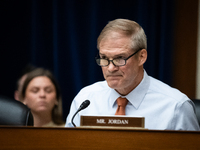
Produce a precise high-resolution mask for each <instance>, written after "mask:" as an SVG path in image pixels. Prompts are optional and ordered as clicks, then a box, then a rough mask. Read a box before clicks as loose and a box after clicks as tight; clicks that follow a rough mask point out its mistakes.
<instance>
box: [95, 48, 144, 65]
mask: <svg viewBox="0 0 200 150" xmlns="http://www.w3.org/2000/svg"><path fill="white" fill-rule="evenodd" d="M142 49H143V48H140V49H139V50H137V51H136V52H134V53H133V54H131V55H130V56H128V57H127V58H125V59H123V58H121V59H123V60H124V61H125V64H124V65H115V63H114V62H113V60H115V58H114V59H112V60H110V59H105V58H99V57H98V56H97V57H95V60H96V63H97V59H105V60H107V61H108V65H103V66H101V65H99V64H98V63H97V65H98V66H101V67H107V66H109V65H110V62H112V64H113V65H114V66H115V67H121V66H125V65H126V61H127V60H128V59H129V58H131V57H132V56H134V55H135V54H137V53H138V52H139V51H141V50H142Z"/></svg>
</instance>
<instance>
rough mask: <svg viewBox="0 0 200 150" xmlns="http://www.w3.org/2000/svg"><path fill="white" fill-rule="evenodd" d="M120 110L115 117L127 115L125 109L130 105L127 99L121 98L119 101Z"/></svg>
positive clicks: (118, 109)
mask: <svg viewBox="0 0 200 150" xmlns="http://www.w3.org/2000/svg"><path fill="white" fill-rule="evenodd" d="M117 104H118V108H117V111H116V113H115V115H125V108H126V105H127V104H128V100H127V99H126V98H122V97H119V98H118V99H117Z"/></svg>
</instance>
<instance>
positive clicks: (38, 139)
mask: <svg viewBox="0 0 200 150" xmlns="http://www.w3.org/2000/svg"><path fill="white" fill-rule="evenodd" d="M0 133H1V136H0V149H15V150H23V149H24V150H25V149H26V150H27V149H29V150H31V149H33V150H35V149H37V150H40V149H57V150H59V149H79V150H80V149H85V150H89V149H92V150H95V149H98V150H100V149H104V150H105V149H109V150H112V149H115V150H116V149H123V150H126V149H136V150H140V149H153V150H161V149H162V150H166V149H180V150H188V149H199V148H200V145H199V143H200V132H184V131H183V132H181V131H152V130H151V131H149V130H128V129H127V130H125V129H123V130H122V129H119V130H116V129H91V128H90V129H82V128H33V127H32V128H31V127H25V128H22V127H18V128H17V127H15V128H13V127H10V128H9V127H0Z"/></svg>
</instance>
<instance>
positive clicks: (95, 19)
mask: <svg viewBox="0 0 200 150" xmlns="http://www.w3.org/2000/svg"><path fill="white" fill-rule="evenodd" d="M175 9H176V7H175V3H174V1H173V0H123V1H122V0H105V1H104V0H73V1H72V0H46V1H45V0H28V1H27V0H18V1H15V0H1V1H0V17H1V18H0V19H1V27H0V38H1V40H0V68H1V72H0V84H1V86H0V95H4V96H8V97H11V98H13V96H14V90H15V85H16V81H17V79H18V78H19V77H20V75H21V72H22V70H23V69H24V67H25V66H26V65H27V64H32V65H35V66H37V67H44V68H47V69H49V70H51V71H52V72H53V73H54V75H55V77H56V79H57V80H58V83H59V85H60V87H61V91H62V97H63V113H64V119H65V118H66V116H67V114H68V112H69V108H70V104H71V101H72V100H73V98H74V96H75V95H76V94H77V93H78V91H79V90H80V89H81V88H82V87H84V86H86V85H89V84H92V83H94V82H96V81H101V80H104V79H103V75H102V72H101V68H100V67H98V66H97V65H96V63H95V59H94V58H95V56H96V54H97V53H98V51H97V48H96V43H97V42H96V40H97V37H98V35H99V34H100V32H101V30H102V29H103V27H104V26H105V25H106V24H107V23H108V21H111V20H114V19H117V18H125V19H131V20H134V21H136V22H138V23H139V24H140V25H141V26H142V27H143V28H144V30H145V32H146V35H147V40H148V48H147V51H148V59H147V62H146V63H145V69H146V71H147V73H148V74H149V75H151V76H153V77H155V78H157V79H159V80H161V81H163V82H165V83H167V84H169V85H171V84H172V59H173V50H174V49H173V44H174V26H175V24H174V22H175V13H174V12H175Z"/></svg>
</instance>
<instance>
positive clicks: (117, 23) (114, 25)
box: [97, 19, 147, 50]
mask: <svg viewBox="0 0 200 150" xmlns="http://www.w3.org/2000/svg"><path fill="white" fill-rule="evenodd" d="M111 32H118V33H121V34H123V35H125V36H127V37H130V40H131V45H130V48H131V49H133V50H139V49H147V38H146V35H145V32H144V30H143V28H142V27H141V26H140V25H139V24H138V23H137V22H135V21H132V20H128V19H116V20H113V21H110V22H109V23H108V24H107V25H106V26H105V27H104V29H103V30H102V31H101V33H100V35H99V37H98V39H97V48H98V49H99V46H100V43H101V41H102V40H103V39H105V38H106V37H109V33H111Z"/></svg>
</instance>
